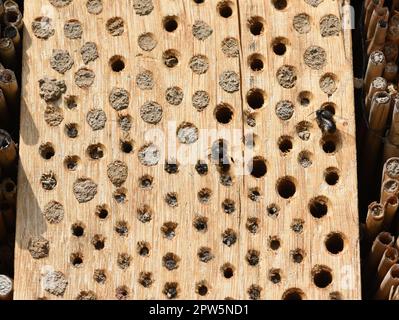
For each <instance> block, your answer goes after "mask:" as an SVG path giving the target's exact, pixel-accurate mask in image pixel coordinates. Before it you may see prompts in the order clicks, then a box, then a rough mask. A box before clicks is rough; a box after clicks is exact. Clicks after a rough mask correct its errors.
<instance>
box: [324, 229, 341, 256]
mask: <svg viewBox="0 0 399 320" xmlns="http://www.w3.org/2000/svg"><path fill="white" fill-rule="evenodd" d="M324 244H325V246H326V249H327V251H328V252H330V253H332V254H339V253H341V252H342V251H343V250H344V246H345V238H344V235H343V234H342V233H340V232H331V233H329V234H328V235H327V236H326V239H325V241H324Z"/></svg>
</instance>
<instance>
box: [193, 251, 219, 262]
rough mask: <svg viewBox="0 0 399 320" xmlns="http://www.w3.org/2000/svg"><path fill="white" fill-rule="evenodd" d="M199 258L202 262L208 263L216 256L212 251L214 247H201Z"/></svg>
mask: <svg viewBox="0 0 399 320" xmlns="http://www.w3.org/2000/svg"><path fill="white" fill-rule="evenodd" d="M197 256H198V259H199V260H200V261H201V262H204V263H208V262H209V261H211V260H212V259H213V258H215V256H214V254H213V253H212V249H211V248H208V247H201V248H199V250H198V252H197Z"/></svg>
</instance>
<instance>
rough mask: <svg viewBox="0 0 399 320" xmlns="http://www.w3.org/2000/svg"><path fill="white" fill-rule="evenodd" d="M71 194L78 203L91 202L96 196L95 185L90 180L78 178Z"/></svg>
mask: <svg viewBox="0 0 399 320" xmlns="http://www.w3.org/2000/svg"><path fill="white" fill-rule="evenodd" d="M72 190H73V194H74V195H75V198H76V200H78V202H79V203H85V202H89V201H90V200H93V199H94V197H95V196H96V194H97V184H96V183H95V182H94V181H93V180H92V179H90V178H79V179H77V180H76V181H75V182H74V183H73V189H72Z"/></svg>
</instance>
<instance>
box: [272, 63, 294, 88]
mask: <svg viewBox="0 0 399 320" xmlns="http://www.w3.org/2000/svg"><path fill="white" fill-rule="evenodd" d="M276 77H277V81H278V83H279V84H280V86H282V87H283V88H285V89H291V88H293V87H295V85H296V82H297V74H296V69H295V67H293V66H289V65H284V66H282V67H280V68H279V69H278V70H277V74H276Z"/></svg>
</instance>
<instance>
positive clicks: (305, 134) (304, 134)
mask: <svg viewBox="0 0 399 320" xmlns="http://www.w3.org/2000/svg"><path fill="white" fill-rule="evenodd" d="M312 128H313V125H312V124H311V123H310V122H309V121H301V122H299V123H298V124H297V125H296V126H295V129H296V133H297V135H298V137H299V138H300V139H301V140H303V141H308V140H309V139H310V130H311V129H312Z"/></svg>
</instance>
